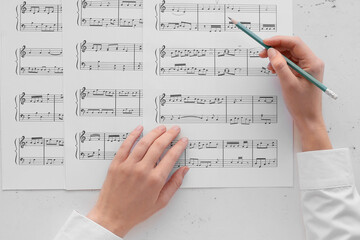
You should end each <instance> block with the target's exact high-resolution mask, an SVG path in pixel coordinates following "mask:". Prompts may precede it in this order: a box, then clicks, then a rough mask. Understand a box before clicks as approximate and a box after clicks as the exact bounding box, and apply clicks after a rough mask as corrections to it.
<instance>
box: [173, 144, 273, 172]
mask: <svg viewBox="0 0 360 240" xmlns="http://www.w3.org/2000/svg"><path fill="white" fill-rule="evenodd" d="M173 144H174V143H173ZM173 144H172V145H173ZM277 150H278V142H277V140H199V141H193V140H190V141H189V144H188V146H187V148H186V149H185V151H184V153H183V154H182V156H181V157H180V158H179V160H178V161H177V162H176V163H175V166H174V167H175V168H179V167H183V166H188V167H190V168H269V167H271V168H274V167H277V166H278V157H277Z"/></svg>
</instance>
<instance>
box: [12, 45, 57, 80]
mask: <svg viewBox="0 0 360 240" xmlns="http://www.w3.org/2000/svg"><path fill="white" fill-rule="evenodd" d="M62 54H63V50H62V48H28V47H26V46H25V45H24V46H22V47H21V48H19V56H20V58H21V59H22V60H21V61H18V62H17V64H18V65H17V69H19V71H18V74H19V75H47V76H48V75H62V74H63V72H64V69H63V67H62ZM35 58H36V59H37V60H38V61H36V60H34V59H35ZM34 62H36V64H42V63H43V65H38V66H33V64H34ZM51 63H53V64H54V65H52V66H51V65H50V64H51Z"/></svg>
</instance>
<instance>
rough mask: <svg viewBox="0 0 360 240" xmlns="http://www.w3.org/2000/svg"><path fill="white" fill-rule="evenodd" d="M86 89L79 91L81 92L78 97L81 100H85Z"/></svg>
mask: <svg viewBox="0 0 360 240" xmlns="http://www.w3.org/2000/svg"><path fill="white" fill-rule="evenodd" d="M85 91H86V88H85V87H83V88H82V89H81V91H80V97H81V99H85V98H86V92H85Z"/></svg>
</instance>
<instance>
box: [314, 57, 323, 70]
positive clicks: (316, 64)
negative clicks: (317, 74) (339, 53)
mask: <svg viewBox="0 0 360 240" xmlns="http://www.w3.org/2000/svg"><path fill="white" fill-rule="evenodd" d="M315 67H316V68H320V69H324V67H325V63H324V61H323V60H321V59H318V60H317V61H316V62H315Z"/></svg>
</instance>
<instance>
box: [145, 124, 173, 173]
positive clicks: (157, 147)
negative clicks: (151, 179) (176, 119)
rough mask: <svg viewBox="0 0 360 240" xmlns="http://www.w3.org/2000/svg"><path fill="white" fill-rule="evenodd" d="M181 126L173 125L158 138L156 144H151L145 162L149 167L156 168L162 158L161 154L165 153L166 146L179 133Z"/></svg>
mask: <svg viewBox="0 0 360 240" xmlns="http://www.w3.org/2000/svg"><path fill="white" fill-rule="evenodd" d="M179 133H180V128H179V127H178V126H174V127H172V128H171V129H170V130H168V131H167V132H166V133H164V134H163V135H162V136H161V137H159V138H158V139H156V141H155V142H154V144H152V145H151V147H150V149H149V151H148V152H147V153H146V155H145V157H144V160H143V163H144V164H147V165H148V166H149V167H151V168H154V167H155V164H156V162H157V161H158V160H159V159H160V157H161V155H162V154H163V153H164V151H165V150H166V148H167V147H168V146H169V145H170V143H171V142H172V141H174V139H175V138H176V137H177V136H178V135H179Z"/></svg>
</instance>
